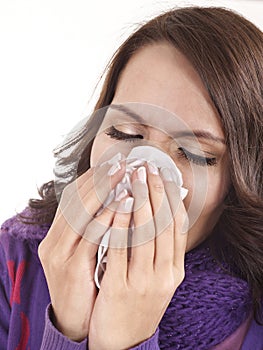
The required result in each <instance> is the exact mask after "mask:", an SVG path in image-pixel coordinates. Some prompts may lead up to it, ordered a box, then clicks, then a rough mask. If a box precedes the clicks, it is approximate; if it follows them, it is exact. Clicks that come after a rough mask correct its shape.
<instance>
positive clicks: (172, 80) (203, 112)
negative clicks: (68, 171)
mask: <svg viewBox="0 0 263 350" xmlns="http://www.w3.org/2000/svg"><path fill="white" fill-rule="evenodd" d="M129 102H136V104H134V106H135V107H136V106H138V105H139V104H138V103H142V104H144V103H146V104H150V105H151V107H150V110H151V108H154V107H153V105H154V106H157V107H156V111H157V113H153V114H152V115H151V113H150V112H149V113H147V108H146V109H145V108H142V109H141V110H142V111H143V110H145V111H146V112H145V115H144V116H142V115H141V117H144V118H145V119H144V120H145V122H144V123H138V121H135V120H134V119H132V118H130V119H129V116H127V114H126V113H125V114H124V113H120V112H116V113H115V114H114V113H107V114H106V115H105V118H104V121H103V123H102V125H101V127H100V130H99V131H98V134H97V136H96V138H95V140H94V143H93V147H92V151H91V158H90V162H91V166H92V167H93V166H95V165H96V164H97V163H100V162H101V160H102V158H103V157H104V156H105V154H110V152H109V150H112V151H113V152H112V154H113V153H114V152H115V153H117V152H122V153H124V154H126V155H127V153H128V148H129V149H131V148H132V147H136V146H138V145H143V144H146V143H147V144H148V145H149V144H150V145H152V146H155V147H157V148H159V149H161V150H162V151H164V152H166V153H167V154H169V155H170V157H171V158H172V159H173V160H174V162H175V163H176V165H177V167H178V168H179V169H180V171H181V173H182V176H183V182H184V187H185V188H187V189H188V191H189V192H188V195H187V197H186V198H185V199H184V205H185V207H186V209H189V207H190V204H191V200H192V198H194V191H197V192H196V193H198V191H199V192H200V198H201V196H202V201H201V200H200V202H202V204H200V207H201V210H200V212H199V215H198V219H197V220H195V222H194V224H193V225H192V226H190V230H189V235H188V242H187V251H189V250H191V249H192V248H194V247H195V246H196V245H198V244H199V243H201V241H203V240H204V239H205V238H206V237H207V236H208V235H209V234H210V232H211V230H212V229H213V227H214V225H215V223H216V222H217V220H218V218H219V216H220V214H221V212H222V204H223V201H224V198H225V196H226V194H227V192H228V189H229V185H230V180H229V170H228V157H227V149H226V145H225V143H224V133H223V130H222V127H221V125H220V119H219V117H218V116H217V112H216V109H215V107H214V106H213V103H212V101H211V99H210V97H209V95H208V92H207V91H206V89H205V87H204V85H203V83H202V81H201V79H200V77H199V75H198V74H197V72H196V71H195V70H194V68H193V67H192V65H191V64H190V62H189V61H188V60H187V59H186V58H185V57H184V56H183V55H182V54H181V53H180V52H178V51H177V50H176V49H175V48H173V47H172V46H170V45H169V44H166V43H158V44H157V43H156V44H154V45H151V46H147V47H145V48H143V49H141V50H139V51H138V52H137V53H135V54H134V55H133V56H132V58H131V59H130V60H129V62H128V64H127V66H126V67H125V69H124V70H123V72H122V74H121V76H120V79H119V82H118V85H117V89H116V93H115V95H114V98H113V101H112V104H125V103H129ZM128 105H129V108H130V109H132V104H128ZM142 106H144V105H142ZM150 110H149V111H150ZM160 111H163V114H162V113H159V114H158V112H160ZM169 112H170V113H169ZM141 114H142V113H141ZM158 115H160V117H158ZM158 118H159V119H158ZM172 118H174V123H173V119H172ZM178 120H181V121H182V123H181V124H180V123H178ZM182 125H184V126H185V128H186V130H185V131H189V130H191V131H192V132H193V133H194V134H195V135H196V137H197V140H198V145H199V146H198V147H197V145H196V142H195V141H194V138H192V137H191V135H189V132H188V133H186V132H182V133H181V136H180V145H179V143H178V142H177V141H176V139H175V138H173V137H172V136H171V135H174V134H175V133H176V132H177V131H178V129H179V128H180V132H181V131H183V130H182V129H181V128H182ZM111 126H114V127H115V129H117V130H119V131H121V132H123V133H126V134H129V135H141V137H140V138H133V139H132V142H129V143H128V142H127V140H120V139H119V140H118V139H116V132H115V133H114V132H113V133H112V128H111ZM110 128H111V129H110ZM182 135H185V137H183V136H182ZM130 141H131V140H130ZM121 147H123V151H122V148H121ZM104 160H105V159H104ZM198 174H199V175H198ZM204 178H205V184H206V191H205V192H206V193H205V194H204V193H202V192H203V191H204V190H203V182H204V181H203V179H204ZM197 198H198V196H197ZM195 205H197V206H198V201H197V203H196V204H195Z"/></svg>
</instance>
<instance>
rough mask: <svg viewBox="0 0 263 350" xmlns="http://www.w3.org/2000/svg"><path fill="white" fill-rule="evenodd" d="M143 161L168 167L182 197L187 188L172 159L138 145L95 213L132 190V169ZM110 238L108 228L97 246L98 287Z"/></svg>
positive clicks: (119, 158) (154, 149) (160, 166)
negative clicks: (125, 191) (117, 181)
mask: <svg viewBox="0 0 263 350" xmlns="http://www.w3.org/2000/svg"><path fill="white" fill-rule="evenodd" d="M120 160H121V155H120V154H118V155H115V156H114V157H113V158H111V159H110V160H109V161H108V163H109V164H116V163H117V162H118V161H120ZM145 161H153V162H154V163H155V165H156V166H157V167H158V168H168V169H169V170H170V172H171V175H172V178H173V180H174V182H175V183H176V184H177V186H178V187H179V188H180V195H181V198H182V199H184V198H185V197H186V195H187V193H188V190H187V189H186V188H184V187H182V186H183V179H182V174H181V172H180V170H179V169H178V168H177V166H176V165H175V163H174V161H173V160H172V158H171V157H169V156H168V154H166V153H164V152H162V151H161V150H159V149H158V148H155V147H152V146H138V147H135V148H133V149H132V150H131V152H130V153H129V155H128V157H127V158H126V173H125V175H124V176H123V178H122V180H121V181H120V182H119V183H118V184H117V186H116V187H115V188H114V189H113V190H112V191H111V192H110V193H109V195H108V197H107V199H106V200H105V202H104V203H103V207H102V208H101V210H100V211H99V212H98V213H97V215H98V214H99V213H100V212H101V211H102V210H103V208H104V207H105V206H107V205H109V204H110V203H111V202H112V201H113V200H117V199H116V197H118V195H119V194H120V193H121V192H122V191H123V190H124V189H126V190H128V192H132V185H131V174H132V173H133V171H134V170H135V169H136V168H138V167H140V166H141V165H143V163H144V162H145ZM109 238H110V228H109V229H108V230H107V232H106V233H105V234H104V236H103V238H102V240H101V243H100V245H99V248H98V255H97V265H96V269H95V274H94V280H95V283H96V285H97V287H98V288H100V282H101V279H102V277H103V274H104V272H105V270H106V263H107V256H106V253H107V250H108V244H109Z"/></svg>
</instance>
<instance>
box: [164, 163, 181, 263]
mask: <svg viewBox="0 0 263 350" xmlns="http://www.w3.org/2000/svg"><path fill="white" fill-rule="evenodd" d="M161 175H162V178H163V180H164V181H163V182H164V186H165V192H166V194H167V198H168V201H169V204H170V208H171V211H172V216H173V222H174V259H173V263H174V265H175V266H177V267H179V268H183V267H184V256H185V250H186V243H187V237H188V235H187V233H186V232H185V230H186V229H185V226H186V223H187V222H188V217H187V212H186V209H185V207H184V204H183V201H182V199H181V195H180V188H179V187H178V186H177V184H176V183H175V182H174V181H173V180H172V176H171V173H170V170H169V169H167V168H165V169H162V171H161Z"/></svg>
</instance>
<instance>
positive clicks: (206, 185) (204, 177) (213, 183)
mask: <svg viewBox="0 0 263 350" xmlns="http://www.w3.org/2000/svg"><path fill="white" fill-rule="evenodd" d="M203 171H204V172H203V174H202V170H201V172H200V173H199V174H198V175H197V176H193V172H191V171H184V170H183V169H182V173H183V180H184V187H186V188H187V189H188V195H187V197H186V198H185V200H184V205H185V207H186V209H189V207H190V205H191V206H192V207H194V208H195V209H196V210H198V211H200V212H202V214H201V215H208V214H209V213H213V212H214V211H216V210H218V209H219V208H220V207H221V205H222V203H223V201H224V198H225V196H226V194H227V192H228V188H229V178H228V174H227V172H226V171H225V172H223V171H222V170H221V171H214V170H213V169H207V173H206V174H205V169H204V170H203ZM194 179H195V180H194ZM196 210H195V211H196Z"/></svg>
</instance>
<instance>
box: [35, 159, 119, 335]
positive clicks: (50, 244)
mask: <svg viewBox="0 0 263 350" xmlns="http://www.w3.org/2000/svg"><path fill="white" fill-rule="evenodd" d="M111 167H112V165H110V164H107V163H106V164H104V165H102V166H101V167H97V168H91V169H89V170H88V171H87V172H85V173H84V174H83V175H81V176H80V177H79V178H77V179H76V180H75V181H73V182H72V183H70V184H69V185H67V186H66V187H65V188H64V190H63V192H62V196H61V199H60V202H59V206H58V209H57V211H56V215H55V218H54V220H53V223H52V225H51V227H50V229H49V231H48V233H47V235H46V237H45V238H44V239H43V241H42V242H41V243H40V245H39V248H38V255H39V258H40V261H41V264H42V266H43V269H44V273H45V276H46V280H47V284H48V289H49V293H50V298H51V304H52V308H53V319H52V321H53V323H54V325H55V327H56V328H57V329H58V330H59V331H60V332H61V333H63V334H64V335H65V336H67V337H68V338H70V339H71V340H73V341H82V340H83V339H85V338H86V337H87V335H88V330H89V324H90V316H91V313H92V310H93V306H94V302H95V299H96V295H97V289H96V286H95V283H94V271H95V267H96V253H97V250H98V244H99V243H100V240H101V238H102V236H103V235H104V233H105V232H106V231H107V229H108V228H109V226H110V225H111V223H112V221H113V218H114V212H115V210H116V208H117V204H118V203H117V202H114V203H112V204H111V205H110V206H109V208H107V207H106V208H104V209H103V211H102V212H101V213H100V214H99V215H98V216H96V218H94V217H95V215H96V213H97V211H98V210H99V208H100V207H101V205H102V203H103V202H104V201H105V199H106V198H107V196H108V194H109V192H110V190H111V189H112V188H114V187H115V186H116V184H117V183H118V182H119V181H120V180H121V178H122V176H123V175H124V173H125V165H124V164H123V163H121V169H120V170H119V171H117V172H116V173H115V174H114V175H112V176H109V175H107V174H108V171H109V169H110V168H111ZM94 170H96V172H94ZM95 173H96V176H95V177H94V176H93V175H94V174H95ZM94 178H95V179H96V183H97V185H96V186H94ZM98 190H99V195H98ZM90 235H92V237H90Z"/></svg>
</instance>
